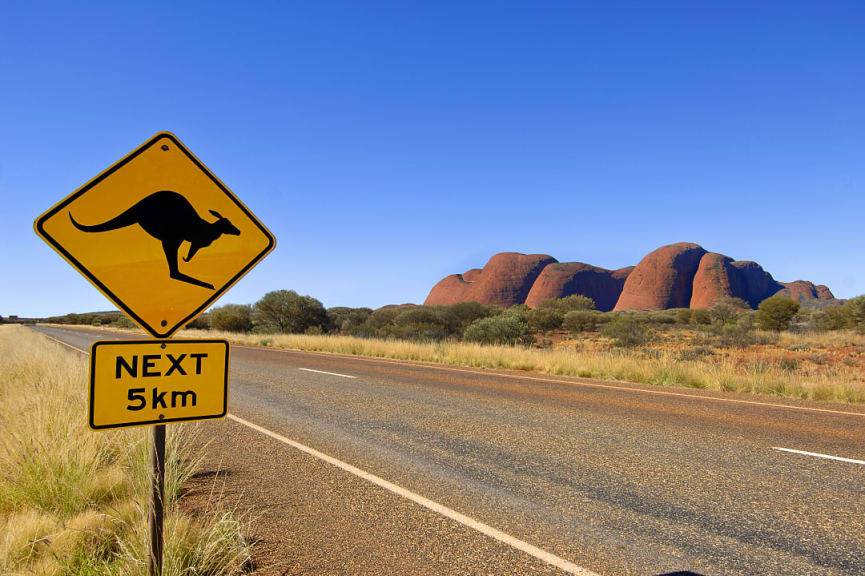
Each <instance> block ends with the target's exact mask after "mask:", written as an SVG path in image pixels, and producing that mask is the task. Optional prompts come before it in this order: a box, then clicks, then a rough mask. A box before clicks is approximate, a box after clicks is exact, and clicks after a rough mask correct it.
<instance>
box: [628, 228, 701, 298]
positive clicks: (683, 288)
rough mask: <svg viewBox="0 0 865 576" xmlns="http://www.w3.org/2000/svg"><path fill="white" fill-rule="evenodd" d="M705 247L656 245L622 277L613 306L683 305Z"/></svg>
mask: <svg viewBox="0 0 865 576" xmlns="http://www.w3.org/2000/svg"><path fill="white" fill-rule="evenodd" d="M705 253H706V251H705V250H704V249H703V248H702V247H700V246H698V245H697V244H691V243H687V242H682V243H678V244H671V245H669V246H664V247H662V248H658V249H657V250H655V251H654V252H651V253H650V254H649V255H647V256H646V257H645V258H643V259H642V260H641V261H640V263H639V264H637V267H636V268H634V271H633V272H631V274H630V275H629V276H628V279H627V280H625V286H624V288H623V290H622V295H621V296H620V297H619V301H618V303H617V304H616V306H615V308H614V309H615V310H663V309H665V308H687V307H688V306H690V304H691V289H692V286H693V281H694V275H695V274H696V273H697V268H698V267H699V266H700V259H701V258H702V257H703V254H705Z"/></svg>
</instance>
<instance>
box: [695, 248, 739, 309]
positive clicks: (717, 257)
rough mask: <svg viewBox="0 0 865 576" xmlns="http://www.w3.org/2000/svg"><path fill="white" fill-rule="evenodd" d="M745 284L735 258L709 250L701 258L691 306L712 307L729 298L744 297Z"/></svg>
mask: <svg viewBox="0 0 865 576" xmlns="http://www.w3.org/2000/svg"><path fill="white" fill-rule="evenodd" d="M744 288H745V286H744V283H743V282H742V280H741V278H740V274H739V270H738V268H736V267H734V266H733V259H732V258H730V257H728V256H724V255H723V254H715V253H714V252H709V253H707V254H705V255H704V256H703V258H701V259H700V266H699V268H697V274H696V275H695V276H694V286H693V289H692V291H691V308H712V307H713V306H715V304H717V303H718V302H720V301H722V300H725V299H727V298H742V299H743V300H744V298H743V295H744V294H745V290H744Z"/></svg>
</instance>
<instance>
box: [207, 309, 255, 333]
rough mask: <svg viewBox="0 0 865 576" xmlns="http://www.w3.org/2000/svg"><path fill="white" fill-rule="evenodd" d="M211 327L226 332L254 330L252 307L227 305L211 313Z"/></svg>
mask: <svg viewBox="0 0 865 576" xmlns="http://www.w3.org/2000/svg"><path fill="white" fill-rule="evenodd" d="M210 326H211V327H213V329H214V330H222V331H225V332H249V331H250V330H252V307H251V306H249V305H248V304H226V305H225V306H220V307H218V308H214V309H212V310H211V311H210Z"/></svg>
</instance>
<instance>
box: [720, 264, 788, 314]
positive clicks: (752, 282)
mask: <svg viewBox="0 0 865 576" xmlns="http://www.w3.org/2000/svg"><path fill="white" fill-rule="evenodd" d="M732 265H733V266H734V267H735V268H736V269H737V270H739V277H740V278H741V282H742V285H743V291H742V294H741V295H738V296H737V297H738V298H741V299H742V300H744V301H745V302H747V303H748V304H749V305H750V306H751V308H756V307H757V306H759V305H760V302H762V301H763V300H765V299H766V298H769V297H770V296H772V295H773V294H775V293H776V292H777V291H778V290H780V289H781V288H782V286H781V285H780V284H778V282H776V281H775V279H774V278H772V275H771V274H769V273H768V272H766V271H765V270H763V267H762V266H760V265H759V264H757V263H756V262H752V261H750V260H746V261H743V262H732Z"/></svg>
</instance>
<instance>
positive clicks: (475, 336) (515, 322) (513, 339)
mask: <svg viewBox="0 0 865 576" xmlns="http://www.w3.org/2000/svg"><path fill="white" fill-rule="evenodd" d="M528 331H529V325H528V323H527V322H526V320H525V319H524V318H523V317H522V315H520V314H518V313H516V314H515V313H505V314H499V315H498V316H491V317H489V318H481V319H479V320H475V321H474V322H472V323H471V324H470V325H469V327H468V328H466V331H465V333H464V334H463V339H464V340H466V341H467V342H477V343H479V344H511V345H514V344H521V343H526V335H527V333H528Z"/></svg>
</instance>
